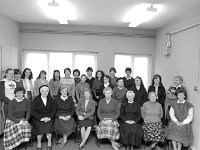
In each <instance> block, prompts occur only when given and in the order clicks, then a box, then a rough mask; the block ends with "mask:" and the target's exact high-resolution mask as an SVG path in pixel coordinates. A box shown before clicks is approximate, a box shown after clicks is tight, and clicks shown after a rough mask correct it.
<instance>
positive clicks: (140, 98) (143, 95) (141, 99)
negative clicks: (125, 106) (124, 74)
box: [130, 85, 148, 107]
mask: <svg viewBox="0 0 200 150" xmlns="http://www.w3.org/2000/svg"><path fill="white" fill-rule="evenodd" d="M130 90H132V91H133V92H134V93H135V98H134V102H136V103H138V104H139V106H140V107H142V105H143V104H144V103H145V102H147V101H148V94H147V91H146V89H145V87H143V86H140V89H139V90H138V89H137V88H136V86H135V85H134V86H132V87H131V88H130Z"/></svg>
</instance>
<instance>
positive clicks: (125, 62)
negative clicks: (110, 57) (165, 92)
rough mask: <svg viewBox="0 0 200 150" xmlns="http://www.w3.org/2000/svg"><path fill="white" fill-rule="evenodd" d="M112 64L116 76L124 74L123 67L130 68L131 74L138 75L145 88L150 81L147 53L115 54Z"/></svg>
mask: <svg viewBox="0 0 200 150" xmlns="http://www.w3.org/2000/svg"><path fill="white" fill-rule="evenodd" d="M114 66H115V68H116V70H117V73H116V76H117V77H123V76H125V68H126V67H130V68H131V69H132V76H133V77H134V78H135V77H136V76H140V77H141V78H142V80H143V83H144V86H145V87H146V88H147V86H148V85H149V83H150V82H149V81H150V69H149V68H150V56H149V55H126V54H115V61H114Z"/></svg>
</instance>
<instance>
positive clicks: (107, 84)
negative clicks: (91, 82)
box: [99, 75, 114, 99]
mask: <svg viewBox="0 0 200 150" xmlns="http://www.w3.org/2000/svg"><path fill="white" fill-rule="evenodd" d="M106 87H110V88H112V89H113V88H114V86H113V85H112V84H111V82H110V77H109V75H105V76H104V78H103V84H102V85H101V86H100V88H99V99H102V98H104V97H105V96H104V94H103V90H104V89H105V88H106Z"/></svg>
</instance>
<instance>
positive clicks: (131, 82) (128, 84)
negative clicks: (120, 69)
mask: <svg viewBox="0 0 200 150" xmlns="http://www.w3.org/2000/svg"><path fill="white" fill-rule="evenodd" d="M123 81H124V87H125V88H127V89H128V90H129V89H130V88H131V87H132V86H133V85H134V84H135V79H134V78H132V77H131V79H127V78H126V77H123Z"/></svg>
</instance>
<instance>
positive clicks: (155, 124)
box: [142, 101, 165, 142]
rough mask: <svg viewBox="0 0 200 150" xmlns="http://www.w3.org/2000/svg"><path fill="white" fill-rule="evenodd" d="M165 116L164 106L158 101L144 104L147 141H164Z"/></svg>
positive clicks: (143, 113) (144, 126) (143, 114)
mask: <svg viewBox="0 0 200 150" xmlns="http://www.w3.org/2000/svg"><path fill="white" fill-rule="evenodd" d="M162 116H163V111H162V106H161V105H160V104H159V103H158V102H150V101H148V102H146V103H144V105H143V106H142V117H143V119H144V123H143V126H142V128H143V130H144V140H145V142H148V141H151V142H164V140H165V136H164V128H163V127H162V123H161V118H162Z"/></svg>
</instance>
